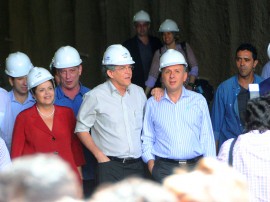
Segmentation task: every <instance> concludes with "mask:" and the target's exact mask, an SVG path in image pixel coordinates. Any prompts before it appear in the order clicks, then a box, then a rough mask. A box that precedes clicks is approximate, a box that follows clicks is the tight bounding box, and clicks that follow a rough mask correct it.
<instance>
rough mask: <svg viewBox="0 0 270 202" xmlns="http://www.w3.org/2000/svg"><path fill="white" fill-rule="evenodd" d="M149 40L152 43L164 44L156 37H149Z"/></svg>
mask: <svg viewBox="0 0 270 202" xmlns="http://www.w3.org/2000/svg"><path fill="white" fill-rule="evenodd" d="M149 40H150V41H151V43H156V44H162V43H161V41H160V39H159V38H157V37H155V36H149Z"/></svg>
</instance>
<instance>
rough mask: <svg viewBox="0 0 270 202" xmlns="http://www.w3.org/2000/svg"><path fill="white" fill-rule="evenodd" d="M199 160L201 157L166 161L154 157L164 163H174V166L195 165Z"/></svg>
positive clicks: (165, 159) (166, 159)
mask: <svg viewBox="0 0 270 202" xmlns="http://www.w3.org/2000/svg"><path fill="white" fill-rule="evenodd" d="M201 158H203V155H200V156H197V157H195V158H193V159H187V160H176V159H168V158H162V157H159V156H156V159H158V160H160V161H166V162H170V163H176V164H194V163H197V162H198V161H199V160H200V159H201Z"/></svg>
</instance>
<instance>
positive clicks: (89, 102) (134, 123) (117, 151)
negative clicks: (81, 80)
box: [75, 81, 146, 158]
mask: <svg viewBox="0 0 270 202" xmlns="http://www.w3.org/2000/svg"><path fill="white" fill-rule="evenodd" d="M145 102H146V96H145V94H144V92H143V89H142V88H141V87H139V86H136V85H134V84H131V85H130V86H129V87H128V89H127V91H126V93H125V94H124V96H121V95H120V94H119V92H118V91H117V89H116V88H115V87H114V85H113V84H112V83H111V82H110V81H106V82H105V83H103V84H101V85H99V86H97V87H95V88H94V89H92V90H91V91H90V92H88V93H86V94H85V95H84V99H83V103H82V105H81V107H80V110H79V112H78V116H77V124H76V129H75V132H88V131H89V130H90V129H91V135H92V138H93V140H94V142H95V144H96V145H97V146H98V148H99V149H100V150H101V151H102V152H103V153H104V154H105V155H107V156H115V157H119V158H126V157H133V158H138V157H140V156H141V153H142V150H141V131H142V123H143V110H144V105H145Z"/></svg>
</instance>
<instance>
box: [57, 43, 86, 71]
mask: <svg viewBox="0 0 270 202" xmlns="http://www.w3.org/2000/svg"><path fill="white" fill-rule="evenodd" d="M81 63H82V60H81V58H80V55H79V53H78V51H77V50H76V49H75V48H73V47H71V46H63V47H61V48H59V49H58V50H57V51H56V52H55V54H54V57H53V66H54V67H55V68H57V69H63V68H67V67H75V66H78V65H79V64H81Z"/></svg>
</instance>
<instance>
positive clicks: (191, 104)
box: [142, 87, 216, 163]
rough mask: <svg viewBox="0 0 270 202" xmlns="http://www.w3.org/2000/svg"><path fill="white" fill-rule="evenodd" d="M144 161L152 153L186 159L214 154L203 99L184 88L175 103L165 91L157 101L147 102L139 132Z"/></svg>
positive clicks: (149, 158) (212, 135) (150, 157)
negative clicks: (141, 130) (140, 132)
mask: <svg viewBox="0 0 270 202" xmlns="http://www.w3.org/2000/svg"><path fill="white" fill-rule="evenodd" d="M142 141H143V143H142V149H143V154H142V158H143V160H144V162H146V163H147V162H148V161H149V160H151V159H155V156H159V157H163V158H169V159H177V160H186V159H192V158H195V157H197V156H200V155H203V156H212V157H215V156H216V150H215V141H214V134H213V129H212V125H211V119H210V115H209V110H208V106H207V103H206V100H205V98H204V97H203V96H202V95H201V94H198V93H195V92H192V91H189V90H186V89H185V88H184V87H183V90H182V95H181V97H180V99H179V100H178V101H177V103H174V102H172V101H171V100H170V98H169V97H168V95H167V92H166V91H165V95H164V97H163V98H162V99H161V100H160V101H159V102H157V101H156V100H155V99H154V98H153V97H151V98H150V99H149V100H148V101H147V104H146V111H145V116H144V124H143V134H142Z"/></svg>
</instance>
